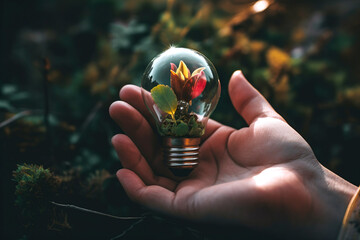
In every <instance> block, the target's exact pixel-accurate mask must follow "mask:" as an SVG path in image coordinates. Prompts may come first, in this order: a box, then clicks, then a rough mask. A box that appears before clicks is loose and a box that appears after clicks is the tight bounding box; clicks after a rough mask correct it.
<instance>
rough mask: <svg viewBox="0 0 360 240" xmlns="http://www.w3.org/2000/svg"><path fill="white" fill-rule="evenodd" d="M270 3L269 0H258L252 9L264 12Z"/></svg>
mask: <svg viewBox="0 0 360 240" xmlns="http://www.w3.org/2000/svg"><path fill="white" fill-rule="evenodd" d="M269 5H270V3H269V1H267V0H260V1H257V2H256V3H255V4H254V5H253V6H252V9H253V10H254V12H262V11H264V10H265V9H267V8H268V7H269Z"/></svg>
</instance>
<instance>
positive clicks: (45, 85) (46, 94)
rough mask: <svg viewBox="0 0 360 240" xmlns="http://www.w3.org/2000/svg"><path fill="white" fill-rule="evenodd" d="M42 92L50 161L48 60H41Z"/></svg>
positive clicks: (52, 155) (51, 150)
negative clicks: (42, 64)
mask: <svg viewBox="0 0 360 240" xmlns="http://www.w3.org/2000/svg"><path fill="white" fill-rule="evenodd" d="M43 63H44V66H43V90H44V124H45V132H46V144H47V145H48V151H49V152H48V153H49V157H50V159H51V160H52V161H53V160H54V149H53V142H52V133H51V128H50V121H49V115H50V104H49V102H50V101H49V83H48V82H49V70H50V68H51V65H50V60H49V59H48V58H46V57H45V58H43Z"/></svg>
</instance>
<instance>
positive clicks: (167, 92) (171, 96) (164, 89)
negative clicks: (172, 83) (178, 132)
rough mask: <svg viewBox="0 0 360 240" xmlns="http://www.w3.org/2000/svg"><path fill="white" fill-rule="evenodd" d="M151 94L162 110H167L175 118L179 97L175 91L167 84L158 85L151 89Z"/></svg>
mask: <svg viewBox="0 0 360 240" xmlns="http://www.w3.org/2000/svg"><path fill="white" fill-rule="evenodd" d="M151 96H152V98H153V99H154V102H155V103H156V105H157V106H158V107H159V108H160V109H161V111H163V112H166V113H168V114H170V115H171V116H172V118H174V114H175V111H176V107H177V98H176V95H175V93H174V91H173V90H172V89H171V88H170V87H169V86H165V85H162V84H160V85H157V86H156V87H154V88H153V89H151Z"/></svg>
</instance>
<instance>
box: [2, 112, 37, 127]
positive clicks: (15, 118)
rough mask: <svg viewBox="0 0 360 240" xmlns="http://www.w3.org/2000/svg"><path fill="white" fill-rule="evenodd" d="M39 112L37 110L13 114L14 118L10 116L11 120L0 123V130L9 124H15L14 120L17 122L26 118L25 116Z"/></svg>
mask: <svg viewBox="0 0 360 240" xmlns="http://www.w3.org/2000/svg"><path fill="white" fill-rule="evenodd" d="M40 112H42V111H41V110H40V111H39V110H25V111H22V112H19V113H17V114H15V115H14V116H12V117H11V118H9V119H6V120H5V121H3V122H1V123H0V128H3V127H6V126H7V125H9V124H10V123H12V122H15V121H16V120H18V119H20V118H22V117H26V116H29V115H32V114H36V113H40Z"/></svg>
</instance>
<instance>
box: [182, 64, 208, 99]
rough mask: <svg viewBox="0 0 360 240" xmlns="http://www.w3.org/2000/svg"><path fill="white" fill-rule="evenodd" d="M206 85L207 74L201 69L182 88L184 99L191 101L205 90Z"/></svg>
mask: <svg viewBox="0 0 360 240" xmlns="http://www.w3.org/2000/svg"><path fill="white" fill-rule="evenodd" d="M205 86H206V76H205V73H204V71H201V72H200V73H198V74H195V75H194V76H192V77H191V78H190V79H189V80H187V81H186V82H185V85H184V87H183V90H182V99H183V100H185V101H188V102H189V101H191V100H192V99H194V98H196V97H198V96H199V95H200V94H201V93H202V92H203V91H204V89H205Z"/></svg>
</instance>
